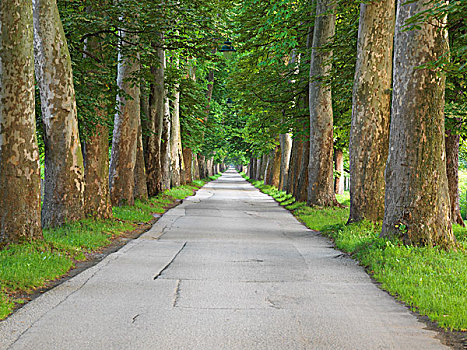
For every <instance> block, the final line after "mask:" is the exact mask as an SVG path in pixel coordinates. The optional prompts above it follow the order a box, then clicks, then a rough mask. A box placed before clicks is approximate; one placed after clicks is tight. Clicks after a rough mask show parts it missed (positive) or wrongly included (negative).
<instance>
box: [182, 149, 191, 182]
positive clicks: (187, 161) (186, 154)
mask: <svg viewBox="0 0 467 350" xmlns="http://www.w3.org/2000/svg"><path fill="white" fill-rule="evenodd" d="M192 163H193V151H192V150H191V148H184V149H183V164H184V165H185V171H184V172H185V183H191V182H193V174H192V167H191V166H192Z"/></svg>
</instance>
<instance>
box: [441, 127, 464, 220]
mask: <svg viewBox="0 0 467 350" xmlns="http://www.w3.org/2000/svg"><path fill="white" fill-rule="evenodd" d="M445 141H446V173H447V177H448V186H449V199H450V201H451V221H452V222H453V223H455V224H459V225H462V226H465V224H464V220H462V216H461V212H460V205H459V141H460V136H459V135H456V134H454V133H451V132H450V131H448V130H447V131H446V139H445Z"/></svg>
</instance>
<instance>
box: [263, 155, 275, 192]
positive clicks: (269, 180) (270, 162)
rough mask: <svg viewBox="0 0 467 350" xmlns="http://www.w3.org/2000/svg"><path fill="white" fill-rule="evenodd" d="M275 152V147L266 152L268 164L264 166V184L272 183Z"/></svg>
mask: <svg viewBox="0 0 467 350" xmlns="http://www.w3.org/2000/svg"><path fill="white" fill-rule="evenodd" d="M275 153H276V152H275V149H273V150H272V151H271V152H269V154H268V165H267V167H266V174H265V175H264V184H265V185H271V184H272V168H273V166H274V154H275Z"/></svg>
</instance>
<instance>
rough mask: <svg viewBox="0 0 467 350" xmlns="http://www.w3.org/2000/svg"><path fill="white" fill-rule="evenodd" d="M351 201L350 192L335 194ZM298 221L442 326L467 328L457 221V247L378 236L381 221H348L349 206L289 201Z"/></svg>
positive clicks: (464, 258)
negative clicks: (414, 243) (417, 244)
mask: <svg viewBox="0 0 467 350" xmlns="http://www.w3.org/2000/svg"><path fill="white" fill-rule="evenodd" d="M252 183H253V184H254V185H255V186H256V187H258V188H259V189H260V190H261V191H263V192H265V193H268V194H269V193H270V194H271V195H272V196H273V197H275V196H283V195H282V194H280V193H279V192H278V191H277V190H276V189H274V190H273V189H271V188H270V186H265V185H263V184H262V183H261V182H259V181H253V182H252ZM337 199H338V201H339V202H340V203H341V204H343V205H348V203H349V195H348V193H346V194H344V195H341V196H337ZM287 208H288V209H290V210H292V211H293V213H294V215H295V216H297V217H298V219H299V220H301V221H302V222H304V223H305V225H306V226H307V227H309V228H310V229H313V230H317V231H321V232H322V233H323V234H324V235H326V236H328V237H330V238H331V239H332V240H333V241H334V243H335V246H336V247H337V248H338V249H340V250H342V251H344V252H347V253H349V254H350V255H351V256H352V257H353V258H354V259H357V260H358V261H359V263H360V264H361V265H363V266H365V267H366V268H367V271H368V272H369V273H370V274H371V275H372V276H373V278H374V279H375V280H377V281H378V282H380V283H381V287H382V288H383V289H385V290H387V291H389V292H390V293H391V294H392V295H393V296H395V297H396V298H397V299H399V300H401V301H403V302H404V303H405V304H406V305H408V306H409V307H411V308H412V309H413V310H416V311H418V312H419V313H420V314H422V315H427V316H428V317H429V318H430V319H431V320H432V321H434V322H437V323H438V325H439V326H441V327H443V328H446V329H451V330H462V331H466V330H467V307H466V305H467V292H466V286H467V254H466V250H465V249H466V248H467V229H466V228H463V227H461V226H458V225H455V226H454V234H455V235H456V238H457V241H458V243H459V248H458V249H457V250H452V251H445V250H442V249H438V248H426V247H413V246H407V245H404V244H402V243H401V242H400V241H398V240H387V239H382V238H379V234H380V232H381V226H380V225H379V224H373V223H370V222H366V221H364V222H360V223H354V224H350V225H346V222H347V219H348V217H349V209H348V208H318V207H314V208H311V207H307V206H306V204H305V203H303V202H301V203H297V202H296V203H293V204H289V205H288V206H287Z"/></svg>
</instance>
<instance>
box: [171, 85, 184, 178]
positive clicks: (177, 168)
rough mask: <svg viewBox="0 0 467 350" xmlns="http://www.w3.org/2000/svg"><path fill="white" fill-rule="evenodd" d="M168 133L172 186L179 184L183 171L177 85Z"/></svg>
mask: <svg viewBox="0 0 467 350" xmlns="http://www.w3.org/2000/svg"><path fill="white" fill-rule="evenodd" d="M171 131H172V132H171V135H170V153H171V155H170V160H171V169H172V172H171V175H172V176H171V183H172V186H173V187H175V186H180V184H181V182H183V181H182V176H181V173H182V171H184V162H183V153H182V138H181V132H180V91H179V85H178V84H177V85H176V86H175V93H174V101H173V113H172V130H171Z"/></svg>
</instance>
